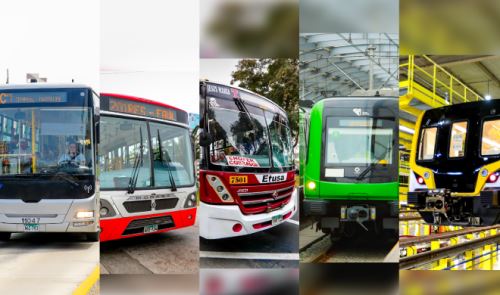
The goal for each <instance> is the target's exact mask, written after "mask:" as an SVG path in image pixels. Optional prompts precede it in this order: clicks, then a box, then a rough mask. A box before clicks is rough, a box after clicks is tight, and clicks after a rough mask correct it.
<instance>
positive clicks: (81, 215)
mask: <svg viewBox="0 0 500 295" xmlns="http://www.w3.org/2000/svg"><path fill="white" fill-rule="evenodd" d="M76 218H79V219H84V218H94V211H78V212H76Z"/></svg>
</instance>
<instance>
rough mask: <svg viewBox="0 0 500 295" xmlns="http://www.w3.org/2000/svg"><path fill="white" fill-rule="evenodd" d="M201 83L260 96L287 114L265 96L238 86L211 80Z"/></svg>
mask: <svg viewBox="0 0 500 295" xmlns="http://www.w3.org/2000/svg"><path fill="white" fill-rule="evenodd" d="M200 82H206V83H210V84H216V85H221V86H224V87H229V88H234V89H238V90H241V91H245V92H248V93H251V94H253V95H255V96H258V97H260V98H262V99H263V100H265V101H267V102H269V103H271V104H273V105H274V106H276V107H277V108H279V109H280V110H282V111H283V112H284V113H285V114H286V111H285V110H284V109H283V108H282V107H281V106H280V105H278V104H277V103H275V102H274V101H272V100H270V99H269V98H267V97H265V96H262V95H260V94H258V93H255V92H253V91H251V90H248V89H245V88H241V87H238V86H234V85H227V84H224V83H218V82H212V81H210V80H200Z"/></svg>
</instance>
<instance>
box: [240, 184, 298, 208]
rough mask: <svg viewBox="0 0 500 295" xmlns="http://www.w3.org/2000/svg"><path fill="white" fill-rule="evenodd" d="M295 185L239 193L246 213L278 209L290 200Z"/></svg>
mask: <svg viewBox="0 0 500 295" xmlns="http://www.w3.org/2000/svg"><path fill="white" fill-rule="evenodd" d="M292 193H293V186H290V187H285V188H281V189H277V190H271V191H263V192H248V193H238V197H239V198H240V200H241V204H242V205H243V212H244V213H246V214H258V213H264V212H270V211H274V210H278V209H280V208H281V207H283V206H284V205H285V204H287V203H288V202H289V201H290V198H291V196H292Z"/></svg>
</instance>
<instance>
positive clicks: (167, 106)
mask: <svg viewBox="0 0 500 295" xmlns="http://www.w3.org/2000/svg"><path fill="white" fill-rule="evenodd" d="M100 95H102V96H112V97H116V98H121V99H126V100H131V101H137V102H142V103H147V104H154V105H157V106H160V107H165V108H169V109H174V110H178V111H182V112H186V111H184V110H182V109H179V108H177V107H174V106H171V105H168V104H165V103H162V102H159V101H155V100H151V99H147V98H142V97H137V96H131V95H125V94H116V93H107V92H101V93H100Z"/></svg>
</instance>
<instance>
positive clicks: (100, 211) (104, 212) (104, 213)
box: [99, 207, 109, 216]
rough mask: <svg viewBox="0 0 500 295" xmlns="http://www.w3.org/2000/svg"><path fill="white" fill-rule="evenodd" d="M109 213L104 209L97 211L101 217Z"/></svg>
mask: <svg viewBox="0 0 500 295" xmlns="http://www.w3.org/2000/svg"><path fill="white" fill-rule="evenodd" d="M108 213H109V209H108V208H106V207H101V210H99V215H101V216H106V215H108Z"/></svg>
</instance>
